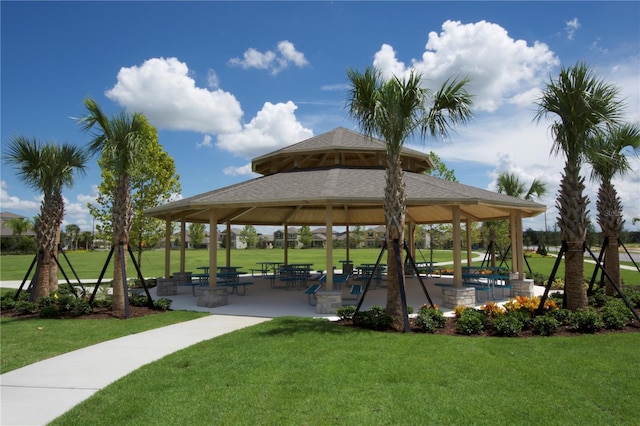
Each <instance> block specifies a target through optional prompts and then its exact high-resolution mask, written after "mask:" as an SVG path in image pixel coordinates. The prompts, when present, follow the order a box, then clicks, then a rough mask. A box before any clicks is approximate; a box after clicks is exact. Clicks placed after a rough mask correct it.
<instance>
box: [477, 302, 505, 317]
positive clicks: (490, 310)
mask: <svg viewBox="0 0 640 426" xmlns="http://www.w3.org/2000/svg"><path fill="white" fill-rule="evenodd" d="M480 310H482V311H483V312H484V313H485V315H487V316H489V317H490V318H493V317H497V316H500V315H504V314H505V312H506V311H505V309H504V308H503V307H502V306H500V305H498V304H497V303H496V302H489V303H487V304H486V305H484V306H481V307H480Z"/></svg>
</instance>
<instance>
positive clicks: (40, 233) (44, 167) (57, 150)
mask: <svg viewBox="0 0 640 426" xmlns="http://www.w3.org/2000/svg"><path fill="white" fill-rule="evenodd" d="M5 159H6V161H7V162H8V163H10V164H12V165H13V166H14V167H15V168H16V169H17V173H18V176H19V177H20V178H21V179H22V180H23V181H24V183H25V184H26V185H27V186H29V187H31V188H34V189H36V190H38V191H42V195H43V198H42V203H41V205H40V214H39V216H38V218H37V220H36V224H35V231H36V244H37V247H38V252H39V253H40V254H41V261H40V265H39V267H38V277H36V285H35V288H34V290H33V299H34V300H36V301H38V300H40V299H41V298H42V297H45V296H48V295H49V294H50V293H51V292H52V291H55V290H56V289H57V282H58V279H57V268H53V266H54V265H55V262H52V260H53V257H52V256H54V255H55V253H57V248H58V241H57V235H58V231H59V229H60V225H61V224H62V219H63V217H64V200H63V198H62V189H63V188H64V187H71V186H72V185H73V181H74V175H75V174H84V173H85V171H86V163H87V160H88V155H87V152H86V151H85V150H83V149H81V148H78V147H76V146H73V145H69V144H63V145H57V144H56V143H53V142H48V143H40V142H38V141H37V140H35V139H28V138H25V137H23V136H19V137H16V138H14V139H12V141H11V143H10V145H9V148H8V152H7V153H6V155H5ZM52 270H53V274H52Z"/></svg>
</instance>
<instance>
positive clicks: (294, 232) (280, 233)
mask: <svg viewBox="0 0 640 426" xmlns="http://www.w3.org/2000/svg"><path fill="white" fill-rule="evenodd" d="M287 233H288V235H287V239H288V241H287V247H289V248H302V243H301V242H300V235H299V234H298V228H296V227H295V226H290V227H288V228H287ZM273 246H274V247H276V248H283V247H284V230H280V229H278V230H277V231H276V232H274V233H273Z"/></svg>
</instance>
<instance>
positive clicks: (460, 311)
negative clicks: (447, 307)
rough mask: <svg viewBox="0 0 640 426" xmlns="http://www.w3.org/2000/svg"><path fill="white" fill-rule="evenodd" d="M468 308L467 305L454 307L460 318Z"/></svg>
mask: <svg viewBox="0 0 640 426" xmlns="http://www.w3.org/2000/svg"><path fill="white" fill-rule="evenodd" d="M466 309H467V306H465V305H458V306H456V307H455V308H453V313H454V314H455V316H456V318H460V316H461V315H462V313H463V312H464V311H465V310H466Z"/></svg>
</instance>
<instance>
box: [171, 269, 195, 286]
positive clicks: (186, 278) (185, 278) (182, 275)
mask: <svg viewBox="0 0 640 426" xmlns="http://www.w3.org/2000/svg"><path fill="white" fill-rule="evenodd" d="M173 279H174V280H176V281H177V282H179V283H180V284H189V283H191V272H174V273H173Z"/></svg>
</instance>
